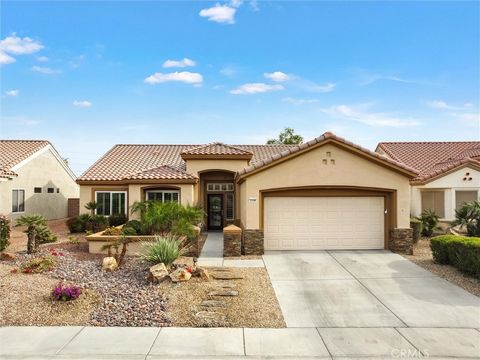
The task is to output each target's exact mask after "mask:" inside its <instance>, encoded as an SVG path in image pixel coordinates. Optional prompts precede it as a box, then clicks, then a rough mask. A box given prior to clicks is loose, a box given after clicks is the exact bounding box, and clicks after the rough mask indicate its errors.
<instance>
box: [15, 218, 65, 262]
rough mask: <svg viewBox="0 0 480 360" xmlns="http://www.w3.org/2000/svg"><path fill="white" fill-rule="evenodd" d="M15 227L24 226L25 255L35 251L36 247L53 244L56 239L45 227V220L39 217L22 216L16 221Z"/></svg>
mask: <svg viewBox="0 0 480 360" xmlns="http://www.w3.org/2000/svg"><path fill="white" fill-rule="evenodd" d="M17 225H20V226H26V227H27V229H26V230H25V231H24V232H25V233H26V234H27V253H29V254H31V253H34V252H36V251H37V248H38V245H39V244H43V243H49V242H55V241H57V237H56V236H55V235H54V234H53V233H52V232H51V231H50V229H49V228H48V227H47V220H45V218H44V217H43V216H41V215H35V214H34V215H23V216H21V217H20V218H18V220H17Z"/></svg>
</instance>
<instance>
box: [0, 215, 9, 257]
mask: <svg viewBox="0 0 480 360" xmlns="http://www.w3.org/2000/svg"><path fill="white" fill-rule="evenodd" d="M8 245H10V220H9V219H8V218H7V217H6V216H5V215H0V251H3V250H5V249H6V248H7V246H8Z"/></svg>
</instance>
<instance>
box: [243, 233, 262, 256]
mask: <svg viewBox="0 0 480 360" xmlns="http://www.w3.org/2000/svg"><path fill="white" fill-rule="evenodd" d="M242 250H243V253H244V254H245V255H263V230H261V229H245V230H243V245H242Z"/></svg>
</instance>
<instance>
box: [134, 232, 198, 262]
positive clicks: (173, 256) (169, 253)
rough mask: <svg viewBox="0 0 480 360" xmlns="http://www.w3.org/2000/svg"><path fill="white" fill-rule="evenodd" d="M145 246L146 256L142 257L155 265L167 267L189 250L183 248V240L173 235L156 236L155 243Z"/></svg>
mask: <svg viewBox="0 0 480 360" xmlns="http://www.w3.org/2000/svg"><path fill="white" fill-rule="evenodd" d="M143 246H144V247H145V255H142V258H143V259H144V260H146V261H148V262H150V263H153V264H160V263H163V264H165V266H167V267H168V266H170V265H172V264H173V262H174V261H175V260H177V259H178V258H179V257H180V256H182V255H184V254H185V253H186V251H187V250H188V249H187V248H186V247H184V246H183V239H182V238H180V237H178V236H175V235H173V234H165V235H162V236H159V235H156V236H155V240H154V241H153V242H147V243H144V245H143Z"/></svg>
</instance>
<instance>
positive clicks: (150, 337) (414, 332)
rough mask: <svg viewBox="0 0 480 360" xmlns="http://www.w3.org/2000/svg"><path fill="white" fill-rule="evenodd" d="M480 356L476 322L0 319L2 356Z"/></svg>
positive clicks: (143, 357) (88, 357)
mask: <svg viewBox="0 0 480 360" xmlns="http://www.w3.org/2000/svg"><path fill="white" fill-rule="evenodd" d="M264 357H268V358H276V357H282V358H285V357H287V358H295V359H301V358H308V359H312V358H314V359H332V358H334V359H335V358H339V357H341V358H342V359H354V358H359V357H361V358H364V357H380V358H383V359H392V358H394V359H398V358H425V357H429V358H436V357H443V358H444V357H449V358H452V357H453V358H455V357H456V358H462V359H469V358H471V359H478V358H480V330H478V329H439V328H436V329H431V328H283V329H247V328H245V329H244V328H120V327H117V328H102V327H76V326H72V327H41V328H40V327H2V328H0V358H1V359H172V358H175V359H188V358H202V359H242V358H264Z"/></svg>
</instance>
